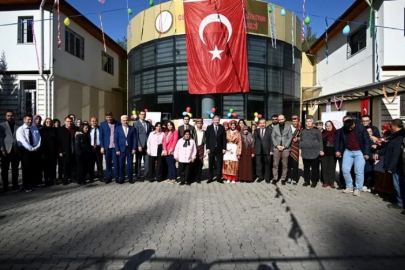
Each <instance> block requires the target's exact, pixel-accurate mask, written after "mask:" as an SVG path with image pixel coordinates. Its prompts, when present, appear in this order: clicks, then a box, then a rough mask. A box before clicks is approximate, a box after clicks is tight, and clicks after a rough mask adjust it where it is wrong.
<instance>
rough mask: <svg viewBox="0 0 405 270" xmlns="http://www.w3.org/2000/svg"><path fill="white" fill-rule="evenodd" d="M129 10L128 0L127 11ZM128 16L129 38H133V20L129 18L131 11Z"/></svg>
mask: <svg viewBox="0 0 405 270" xmlns="http://www.w3.org/2000/svg"><path fill="white" fill-rule="evenodd" d="M128 10H129V5H128V0H127V11H128ZM127 14H128V32H129V36H130V37H132V28H131V20H130V18H129V11H128V12H127Z"/></svg>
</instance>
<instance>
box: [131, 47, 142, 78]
mask: <svg viewBox="0 0 405 270" xmlns="http://www.w3.org/2000/svg"><path fill="white" fill-rule="evenodd" d="M131 55H132V57H131V63H130V67H131V68H132V70H131V72H136V71H139V70H140V69H141V48H140V47H138V48H136V49H134V50H132V53H131Z"/></svg>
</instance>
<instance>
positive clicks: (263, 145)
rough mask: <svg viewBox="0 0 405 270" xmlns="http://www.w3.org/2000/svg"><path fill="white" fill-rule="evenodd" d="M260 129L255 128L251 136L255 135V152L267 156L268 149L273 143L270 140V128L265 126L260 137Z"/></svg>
mask: <svg viewBox="0 0 405 270" xmlns="http://www.w3.org/2000/svg"><path fill="white" fill-rule="evenodd" d="M260 132H261V129H260V128H257V129H256V130H255V133H254V134H253V136H254V137H255V154H256V155H263V156H269V155H270V151H272V150H273V148H274V147H273V143H272V140H271V132H272V129H271V128H269V127H267V128H265V132H264V137H263V139H262V137H261V134H260Z"/></svg>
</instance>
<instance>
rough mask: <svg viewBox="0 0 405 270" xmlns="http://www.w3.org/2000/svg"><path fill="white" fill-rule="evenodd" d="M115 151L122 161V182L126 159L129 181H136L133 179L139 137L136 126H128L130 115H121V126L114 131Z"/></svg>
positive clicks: (122, 181) (122, 180)
mask: <svg viewBox="0 0 405 270" xmlns="http://www.w3.org/2000/svg"><path fill="white" fill-rule="evenodd" d="M114 142H115V151H116V154H117V156H118V157H119V163H120V184H124V182H125V161H126V162H127V172H128V181H129V183H131V184H133V183H135V182H134V181H133V178H132V177H133V173H132V167H133V161H134V155H135V151H136V148H137V143H138V142H137V139H136V132H135V128H134V127H132V126H128V116H127V115H123V116H121V126H120V127H117V128H116V129H115V133H114Z"/></svg>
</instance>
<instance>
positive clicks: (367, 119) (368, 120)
mask: <svg viewBox="0 0 405 270" xmlns="http://www.w3.org/2000/svg"><path fill="white" fill-rule="evenodd" d="M361 123H362V125H363V126H364V127H365V128H366V129H367V128H371V129H372V130H373V136H374V137H377V138H380V132H379V131H378V128H377V127H375V126H373V125H371V117H370V115H368V114H366V115H363V116H362V117H361Z"/></svg>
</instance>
